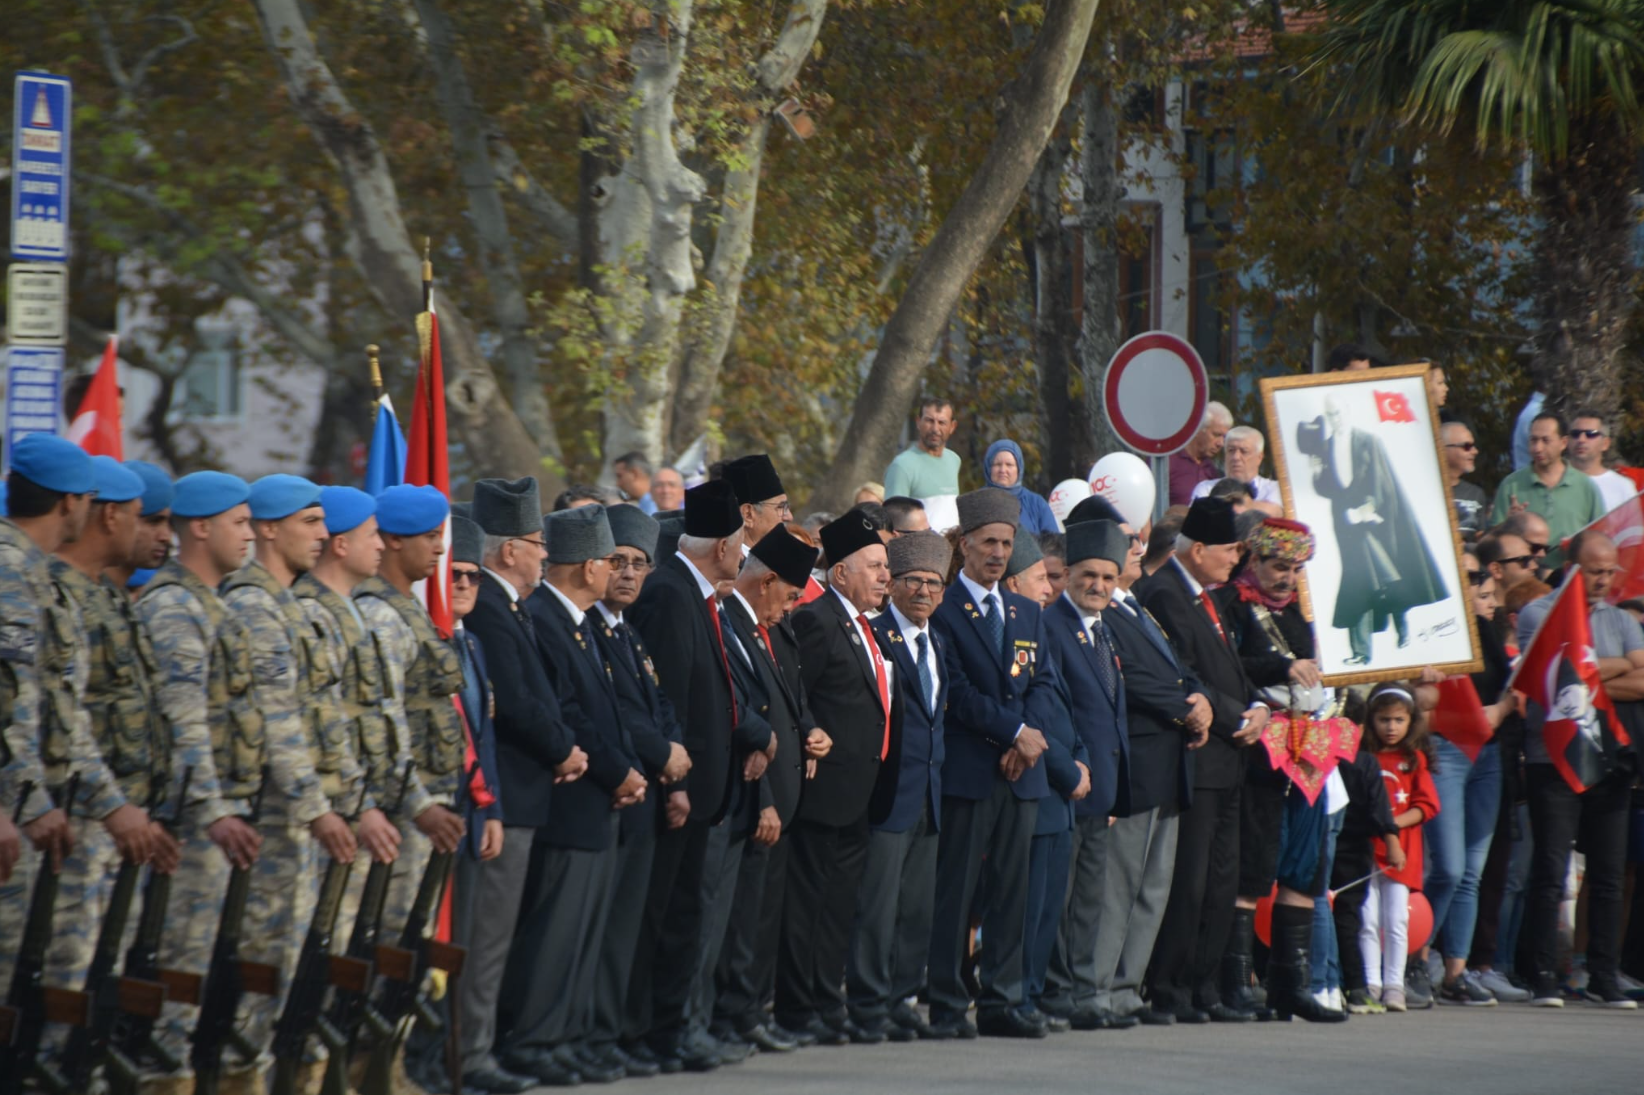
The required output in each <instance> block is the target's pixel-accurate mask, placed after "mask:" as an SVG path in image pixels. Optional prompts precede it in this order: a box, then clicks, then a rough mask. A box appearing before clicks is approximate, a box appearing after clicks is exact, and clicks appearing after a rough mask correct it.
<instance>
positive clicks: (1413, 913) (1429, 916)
mask: <svg viewBox="0 0 1644 1095" xmlns="http://www.w3.org/2000/svg"><path fill="white" fill-rule="evenodd" d="M1432 937H1433V906H1431V905H1429V904H1428V903H1427V895H1426V894H1424V893H1422V892H1421V891H1420V890H1411V891H1410V932H1409V936H1408V938H1409V940H1410V950H1411V951H1412V952H1414V951H1417V950H1420V949H1421V948H1422V947H1425V946H1426V945H1427V941H1428V940H1429V939H1431V938H1432Z"/></svg>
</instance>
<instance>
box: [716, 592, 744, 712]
mask: <svg viewBox="0 0 1644 1095" xmlns="http://www.w3.org/2000/svg"><path fill="white" fill-rule="evenodd" d="M708 619H710V620H712V621H713V625H714V638H715V639H716V640H717V641H718V642H719V665H720V668H722V669H724V670H725V687H726V689H727V690H729V691H730V693H731V725H732V726H735V725H736V724H737V723H738V722H740V721H741V720H740V718H738V716H737V713H736V685H735V684H734V683H732V681H731V659H730V656H729V655H728V654H727V653H726V651H725V631H724V629H723V628H721V627H720V626H719V601H718V599H717V598H716V597H714V595H713V594H712V593H710V594H708Z"/></svg>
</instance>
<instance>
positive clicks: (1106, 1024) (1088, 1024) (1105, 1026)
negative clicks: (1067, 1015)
mask: <svg viewBox="0 0 1644 1095" xmlns="http://www.w3.org/2000/svg"><path fill="white" fill-rule="evenodd" d="M1142 1010H1143V1011H1148V1010H1149V1009H1147V1008H1143V1009H1142ZM1072 1022H1073V1029H1074V1030H1129V1029H1130V1028H1131V1027H1133V1026H1135V1025H1136V1024H1137V1023H1140V1022H1142V1020H1141V1019H1140V1018H1139V1017H1137V1016H1135V1015H1115V1014H1114V1013H1113V1012H1111V1011H1105V1010H1103V1009H1102V1008H1097V1007H1082V1008H1079V1009H1078V1010H1077V1011H1075V1012H1074V1013H1073V1015H1072Z"/></svg>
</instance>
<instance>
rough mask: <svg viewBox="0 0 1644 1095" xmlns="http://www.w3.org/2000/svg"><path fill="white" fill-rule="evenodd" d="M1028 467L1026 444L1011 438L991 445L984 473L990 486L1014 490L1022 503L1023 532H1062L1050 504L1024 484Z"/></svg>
mask: <svg viewBox="0 0 1644 1095" xmlns="http://www.w3.org/2000/svg"><path fill="white" fill-rule="evenodd" d="M1024 469H1025V465H1024V464H1023V462H1022V446H1020V445H1018V444H1017V443H1016V442H1014V441H1012V440H1011V439H1010V438H1008V437H1005V438H1001V439H1000V440H998V441H995V442H994V443H993V444H991V445H989V446H988V454H987V456H986V457H984V458H983V460H982V475H983V477H984V478H985V479H986V480H987V485H988V486H990V487H998V488H999V489H1000V490H1008V491H1010V493H1012V494H1014V495H1015V496H1016V500H1017V501H1018V502H1020V503H1021V504H1022V522H1021V529H1022V531H1023V532H1031V533H1032V534H1033V535H1035V536H1038V535H1039V534H1040V533H1042V532H1060V531H1062V529H1061V526H1060V525H1058V524H1057V523H1056V514H1054V513H1052V512H1051V509H1050V503H1049V502H1047V501H1045V500H1044V499H1043V498H1041V497H1040V496H1039V495H1037V494H1034V493H1033V492H1032V491H1030V490H1028V489H1027V488H1026V487H1024V486H1022V479H1023V474H1022V473H1023V471H1024Z"/></svg>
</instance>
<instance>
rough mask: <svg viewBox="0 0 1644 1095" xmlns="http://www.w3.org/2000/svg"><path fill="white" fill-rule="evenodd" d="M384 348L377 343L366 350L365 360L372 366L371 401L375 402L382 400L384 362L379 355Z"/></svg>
mask: <svg viewBox="0 0 1644 1095" xmlns="http://www.w3.org/2000/svg"><path fill="white" fill-rule="evenodd" d="M381 352H382V347H380V346H378V345H377V344H376V343H375V342H373V343H372V344H371V345H369V346H367V347H366V348H365V360H366V362H367V363H368V364H369V365H370V366H371V399H372V401H373V402H375V401H376V400H379V399H381V398H382V362H381V361H380V360H379V359H378V356H377V355H378V354H380V353H381Z"/></svg>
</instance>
